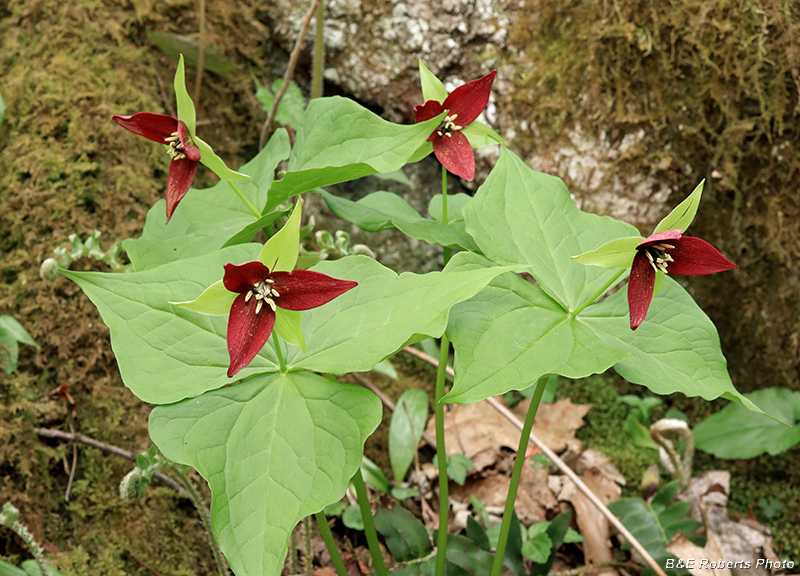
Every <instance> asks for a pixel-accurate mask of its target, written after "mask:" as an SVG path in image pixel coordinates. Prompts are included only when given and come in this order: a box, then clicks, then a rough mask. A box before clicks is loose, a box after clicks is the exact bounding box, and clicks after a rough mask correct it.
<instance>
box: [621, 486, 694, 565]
mask: <svg viewBox="0 0 800 576" xmlns="http://www.w3.org/2000/svg"><path fill="white" fill-rule="evenodd" d="M668 486H669V485H668ZM665 488H667V487H665ZM665 488H662V490H664V489H665ZM659 492H661V490H660V491H659ZM690 508H691V504H689V502H678V503H677V504H674V505H672V506H669V507H666V506H662V505H659V504H657V503H656V500H655V499H654V500H653V503H652V504H647V503H646V502H645V501H644V500H642V499H641V498H620V499H619V500H617V501H615V502H612V503H611V504H609V505H608V509H609V510H611V512H613V513H614V515H615V516H619V518H620V520H622V523H623V524H624V525H625V528H627V529H628V530H630V532H631V534H633V536H634V537H635V538H636V539H637V540H638V541H639V542H640V543H641V545H642V546H644V548H645V549H646V550H647V551H648V552H649V553H650V555H651V556H652V557H653V558H654V559H655V560H656V561H657V562H658V563H659V565H661V566H664V565H665V563H666V560H667V559H669V558H672V557H673V556H672V555H671V554H669V552H667V545H668V544H669V541H670V540H671V539H672V538H673V537H674V536H676V535H677V534H678V532H683V534H684V536H690V535H691V534H692V533H693V532H694V531H695V530H696V529H697V528H698V527H699V526H700V522H697V521H696V520H691V519H688V518H687V519H684V518H685V516H686V514H687V513H688V512H689V509H690ZM667 572H668V573H670V574H675V573H677V572H680V571H677V572H676V571H674V570H668V571H667Z"/></svg>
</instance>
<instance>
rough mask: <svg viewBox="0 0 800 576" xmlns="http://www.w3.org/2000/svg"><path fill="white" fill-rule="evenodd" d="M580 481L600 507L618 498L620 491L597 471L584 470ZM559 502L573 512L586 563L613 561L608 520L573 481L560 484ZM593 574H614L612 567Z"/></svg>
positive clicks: (612, 482) (611, 481) (594, 469)
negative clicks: (601, 504) (566, 502)
mask: <svg viewBox="0 0 800 576" xmlns="http://www.w3.org/2000/svg"><path fill="white" fill-rule="evenodd" d="M581 480H583V482H584V483H585V484H586V485H587V486H588V487H589V489H590V490H591V491H592V492H594V494H595V495H596V496H597V497H598V498H599V499H600V500H601V501H602V502H603V503H604V504H608V503H610V502H613V501H614V500H617V499H618V498H619V496H620V493H621V490H620V488H619V486H618V485H617V483H616V482H614V480H612V479H611V478H609V477H608V476H607V475H606V474H604V473H603V472H602V471H601V470H600V469H599V468H591V469H589V470H586V471H585V472H584V473H583V474H582V475H581ZM559 499H560V500H566V501H568V502H570V503H571V504H572V506H573V508H574V509H575V521H576V522H577V524H578V531H579V532H580V533H581V535H582V536H583V555H584V558H585V560H586V563H587V564H598V563H601V562H611V561H613V560H614V555H613V553H612V550H611V541H610V538H609V536H610V534H609V526H608V520H606V518H605V516H603V515H602V514H601V513H600V511H599V510H598V509H597V507H596V506H595V505H594V504H592V502H591V501H590V500H589V499H588V498H587V497H586V496H585V495H584V494H583V492H581V491H580V490H578V488H577V486H575V484H574V483H573V482H566V483H565V484H564V486H563V489H562V490H561V493H560V494H559ZM594 573H595V574H605V575H609V576H612V575H616V574H618V572H617V570H616V569H614V568H599V569H597V570H596V571H595V572H594Z"/></svg>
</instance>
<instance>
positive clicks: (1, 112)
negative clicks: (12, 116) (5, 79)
mask: <svg viewBox="0 0 800 576" xmlns="http://www.w3.org/2000/svg"><path fill="white" fill-rule="evenodd" d="M5 119H6V103H5V102H4V101H3V96H2V94H0V126H2V125H3V120H5Z"/></svg>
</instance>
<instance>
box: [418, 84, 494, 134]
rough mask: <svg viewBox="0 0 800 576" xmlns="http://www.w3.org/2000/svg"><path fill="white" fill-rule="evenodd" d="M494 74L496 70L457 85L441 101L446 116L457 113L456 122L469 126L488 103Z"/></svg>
mask: <svg viewBox="0 0 800 576" xmlns="http://www.w3.org/2000/svg"><path fill="white" fill-rule="evenodd" d="M496 75H497V71H496V70H492V71H491V72H489V73H488V74H487V75H486V76H484V77H483V78H478V79H477V80H473V81H472V82H467V83H466V84H464V85H463V86H459V87H458V88H456V89H455V90H453V91H452V92H451V93H450V95H449V96H448V97H447V99H446V100H445V101H444V102H443V103H442V108H443V109H445V110H449V111H450V113H449V114H448V116H452V115H453V114H457V115H458V117H457V118H456V119H455V123H456V124H458V125H459V126H469V125H470V124H472V122H473V121H474V120H475V118H477V117H478V116H480V114H481V112H483V109H484V108H486V105H487V104H488V103H489V94H491V92H492V82H494V77H495V76H496ZM417 122H419V120H417Z"/></svg>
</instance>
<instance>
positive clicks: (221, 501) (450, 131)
mask: <svg viewBox="0 0 800 576" xmlns="http://www.w3.org/2000/svg"><path fill="white" fill-rule="evenodd" d="M420 78H421V81H422V95H421V99H420V100H421V101H422V104H420V105H419V106H417V107H416V109H415V111H414V112H415V119H416V123H414V124H408V125H402V124H393V123H390V122H388V121H386V120H383V119H382V118H380V117H378V116H376V115H375V114H373V113H372V112H370V111H369V110H367V109H365V108H363V107H362V106H360V105H359V104H357V103H355V102H353V101H352V100H349V99H347V98H342V97H331V98H317V99H314V100H312V101H311V102H310V103H309V104H308V106H307V108H306V110H305V113H304V114H303V116H302V118H301V120H300V122H299V125H297V126H294V127H293V128H294V129H295V130H296V138H295V140H294V144H293V145H292V144H291V143H290V138H289V134H288V133H287V131H286V130H285V129H278V130H276V131H275V132H274V134H273V135H272V137H271V139H270V140H269V142H268V143H267V145H266V146H265V147H264V148H263V149H262V150H261V151H260V152H259V153H258V154H257V155H256V156H255V157H254V158H252V159H251V160H250V161H249V162H248V163H247V164H245V165H244V166H242V167H240V168H239V169H238V170H237V171H234V170H231V169H229V168H228V167H227V166H225V164H224V162H223V161H222V160H221V159H220V158H219V157H218V156H217V155H216V154H214V152H213V150H212V149H211V147H210V146H209V145H208V144H206V143H205V142H203V141H202V140H201V139H200V138H198V136H197V133H196V122H195V111H194V110H195V109H194V105H193V103H192V101H191V99H190V98H189V96H188V94H187V92H186V87H185V81H184V69H183V60H182V59H181V60H180V62H179V63H178V69H177V73H176V76H175V94H176V98H177V104H178V106H177V118H172V117H170V116H165V115H163V114H160V113H157V112H139V113H134V114H132V115H119V116H114V120H115V121H116V122H117V123H118V124H120V126H122V127H123V128H126V129H128V130H130V131H131V132H134V133H135V134H138V135H141V136H144V137H146V138H148V139H150V140H153V141H155V142H158V143H159V144H161V145H163V146H164V147H165V150H166V151H167V153H168V154H169V156H170V170H169V176H168V177H167V184H166V187H167V194H166V202H165V204H166V206H164V201H159V202H157V203H156V205H155V206H153V207H152V209H151V210H150V212H149V214H148V216H147V221H146V223H145V226H144V230H143V232H142V234H141V236H140V237H139V238H135V239H129V240H126V241H125V242H124V244H123V246H124V248H125V250H126V252H127V254H128V257H129V258H130V261H131V268H132V270H131V271H128V272H125V273H97V272H73V271H68V270H64V271H62V273H63V274H64V275H66V276H67V277H69V278H71V279H72V280H74V281H75V282H77V283H78V285H80V287H81V288H82V289H83V291H84V292H85V293H86V294H87V295H88V296H89V298H91V300H92V301H93V302H94V303H95V304H96V306H97V307H98V308H99V310H100V313H101V315H102V317H103V320H104V321H105V323H106V324H107V325H108V326H109V328H110V332H111V344H112V346H113V349H114V353H115V355H116V357H117V361H118V364H119V368H120V372H121V375H122V379H123V381H124V383H125V385H126V386H127V387H128V388H130V390H131V391H132V392H133V393H134V394H135V395H136V396H138V397H139V398H140V399H141V400H143V401H144V402H148V403H151V404H153V405H155V408H153V410H152V413H151V415H150V420H149V430H150V435H151V437H152V439H153V441H154V442H155V443H156V445H157V446H158V448H159V449H160V451H161V452H162V453H163V454H164V456H165V457H166V458H168V459H170V460H172V461H174V462H177V463H180V464H184V465H188V466H192V467H194V468H195V469H196V470H197V472H198V473H199V474H200V475H202V476H203V477H204V478H205V479H206V480H207V481H208V483H209V486H210V489H211V494H212V501H211V523H212V525H213V529H214V533H215V535H216V540H217V542H218V545H219V547H220V549H221V550H222V552H223V553H224V555H225V557H226V558H227V561H228V562H229V564H230V567H231V568H232V569H233V571H234V573H235V574H237V576H278V575H279V574H280V573H281V570H282V567H283V564H284V560H285V558H286V554H287V550H288V548H289V541H290V535H291V533H292V531H293V529H294V527H295V526H296V525H297V523H298V522H300V521H301V520H303V519H304V518H306V517H308V516H312V515H313V516H315V517H316V519H317V521H318V523H319V527H320V530H321V531H322V533H323V536H325V537H326V541H327V543H328V545H329V550H330V553H331V556H332V558H333V559H334V564H335V565H336V569H337V571H338V573H339V574H340V575H341V576H344V574H345V572H344V566H343V565H342V564H341V561H340V557H339V554H338V552H337V550H336V546H335V544H334V543H333V539H332V538H330V529H329V527H328V522H327V520H326V518H325V514H324V512H323V510H325V508H326V507H327V506H329V505H331V504H333V503H335V502H337V501H339V500H340V499H341V498H342V497H343V496H344V495H345V492H346V490H347V489H348V486H349V485H351V483H352V484H353V485H354V487H355V489H356V492H357V493H358V496H359V499H360V501H361V506H362V516H363V520H364V525H365V530H366V532H367V537H368V541H369V542H370V548H371V551H372V554H373V564H374V570H375V571H376V573H377V574H379V575H381V576H383V575H385V574H388V569H387V567H386V563H385V560H384V558H383V557H382V555H381V551H380V548H379V547H378V546H377V536H376V532H375V527H374V525H373V522H372V515H371V513H370V512H369V505H368V503H367V502H366V500H365V499H366V498H367V492H366V490H364V481H363V478H362V473H361V465H362V459H363V450H364V443H365V441H366V439H367V438H368V437H369V436H370V435H371V434H372V433H373V431H374V430H375V429H376V427H377V426H378V424H379V423H380V422H381V417H382V407H381V402H380V400H379V399H378V398H377V397H376V396H375V395H374V394H373V393H372V392H371V391H369V390H367V389H365V388H361V387H359V386H356V385H353V384H348V383H343V382H339V381H338V379H337V376H342V375H345V374H347V373H350V372H363V371H369V370H371V369H373V368H374V367H375V366H376V365H377V364H379V363H381V362H382V361H384V360H386V359H387V358H390V357H391V356H392V355H393V354H395V353H397V352H398V351H399V350H401V349H402V348H403V347H404V346H407V345H409V344H413V343H415V342H417V341H420V340H422V339H426V338H439V339H440V350H441V355H440V365H439V372H438V378H437V383H436V393H435V397H434V398H432V399H431V400H432V402H433V404H434V406H435V418H436V432H437V434H436V440H437V454H438V457H437V464H438V466H439V470H440V474H439V487H438V492H439V515H440V520H439V526H440V528H439V529H438V531H437V532H436V534H435V535H434V537H433V539H432V541H430V542H427V540H426V542H427V543H426V544H424V545H422V548H421V550H422V552H421V556H415V557H414V559H413V560H414V561H413V562H411V564H409V565H408V566H407V565H405V564H404V563H405V562H407V561H409V560H411V558H410V557H408V556H403V555H402V554H399V553H395V552H396V551H395V552H393V547H392V546H391V545H390V546H389V548H390V552H393V555H395V560H396V561H398V562H399V564H398V565H397V568H396V569H395V572H396V573H397V574H420V573H424V574H434V573H435V574H436V575H437V576H442V575H444V574H445V573H449V574H461V573H470V574H484V573H486V574H488V573H491V574H493V575H494V576H498V575H499V574H501V573H503V571H504V570H505V569H506V568H508V569H511V570H512V571H514V572H515V573H519V572H518V568H519V566H518V565H517V564H516V563H515V562H514V561H513V553H512V552H507V547H506V543H507V541H508V538H509V531H510V529H511V527H512V518H514V514H513V504H514V502H513V500H514V498H513V494H514V493H515V490H516V486H517V485H518V483H519V479H520V474H521V470H522V461H523V456H524V454H525V452H526V448H527V441H528V432H529V431H530V428H531V426H532V424H533V419H534V417H535V414H536V410H537V408H538V405H539V402H540V400H541V397H542V394H543V391H544V384H545V382H546V380H547V379H548V378H549V377H550V376H551V375H562V376H565V377H568V378H583V377H586V376H589V375H591V374H596V373H602V372H604V371H606V370H608V369H614V370H615V371H616V372H618V373H619V374H620V375H621V376H622V377H624V378H626V379H627V380H629V381H630V382H633V383H636V384H640V385H643V386H646V387H648V388H649V389H650V390H651V391H653V392H655V393H657V394H671V393H674V392H681V393H683V394H686V395H688V396H701V397H703V398H706V399H708V400H711V399H714V398H718V397H723V398H725V399H727V400H730V401H733V402H737V403H740V404H742V405H744V406H745V407H747V408H749V409H751V410H755V411H759V409H758V408H757V407H756V406H755V405H754V404H752V403H751V402H750V401H749V400H747V398H745V397H744V396H742V395H741V394H739V393H738V392H737V391H736V389H735V388H734V387H733V385H732V383H731V380H730V378H729V376H728V372H727V368H726V361H725V358H724V357H723V355H722V353H721V350H720V344H719V337H718V335H717V331H716V329H715V327H714V325H713V324H712V323H711V321H710V320H709V319H708V317H707V316H706V315H705V314H704V313H703V311H702V310H701V309H700V308H699V307H698V306H697V304H696V303H695V302H694V300H693V299H692V297H691V296H690V295H689V294H688V293H687V292H686V290H685V289H684V288H683V287H682V285H681V284H680V283H678V282H676V281H675V280H674V279H673V276H676V275H695V274H709V273H712V272H722V271H725V270H731V269H733V268H735V265H734V264H732V263H731V262H730V261H729V260H727V259H726V258H725V257H723V256H722V255H721V254H720V253H719V252H717V250H716V249H714V248H713V247H711V246H710V245H709V244H707V243H706V242H704V241H703V240H699V239H697V238H693V237H689V236H686V235H685V234H684V233H685V231H686V229H687V228H688V226H689V224H690V223H691V222H692V220H693V219H694V217H695V215H696V214H697V213H698V207H699V206H700V198H701V194H702V189H703V185H702V183H701V184H700V185H699V186H698V187H697V189H695V190H694V192H692V193H691V194H690V195H689V196H688V197H687V198H686V200H685V201H684V202H682V203H681V204H680V205H679V206H678V207H677V208H676V209H675V210H674V211H673V212H672V213H670V214H669V215H668V216H667V217H666V218H664V220H662V222H661V223H659V225H658V226H657V227H656V229H655V231H654V232H653V234H651V235H650V236H647V237H642V236H641V235H640V234H639V232H638V230H636V228H634V227H633V226H631V225H630V224H627V223H624V222H620V221H616V220H612V219H610V218H607V217H602V216H598V215H595V214H591V213H588V212H583V211H581V210H579V209H578V208H577V207H576V206H575V204H574V203H573V202H572V200H571V199H570V194H569V191H568V190H567V188H566V186H565V185H564V183H563V182H562V181H561V180H559V179H558V178H556V177H554V176H549V175H547V174H543V173H540V172H537V171H535V170H533V169H532V168H530V167H529V166H528V165H527V164H526V163H525V162H523V160H522V159H520V158H519V157H518V156H517V155H516V154H514V152H512V151H511V150H510V149H508V148H507V147H506V146H505V144H504V142H503V140H502V138H500V136H498V135H497V134H496V133H495V132H494V131H493V130H492V129H491V128H489V127H488V126H487V125H486V124H483V123H481V121H480V120H479V119H478V118H479V116H480V115H481V112H482V111H483V110H484V109H485V107H486V106H487V103H488V102H489V100H490V96H491V87H492V84H493V81H494V78H495V72H489V73H488V74H486V75H485V76H483V77H482V78H479V79H477V80H473V81H471V82H467V83H466V84H463V85H461V86H459V87H457V88H455V89H454V90H452V91H451V92H449V93H448V90H446V89H445V87H444V85H443V84H442V82H441V81H439V80H438V79H437V78H436V77H435V76H434V75H433V73H431V72H430V71H429V70H428V69H427V68H426V67H425V66H424V65H422V64H420ZM120 112H121V113H126V114H127V113H128V112H131V111H124V110H120ZM131 145H133V142H132V143H131ZM487 145H493V146H495V149H496V150H497V149H498V148H499V156H498V160H497V162H496V164H495V165H494V167H493V169H492V170H491V172H490V173H489V174H488V176H487V177H486V178H485V180H484V181H483V182H481V183H480V187H479V188H478V189H477V192H476V193H475V194H474V196H468V195H465V194H455V195H448V194H447V176H448V173H451V174H453V175H454V176H457V177H461V178H464V179H466V180H473V179H474V178H475V159H474V153H473V148H476V147H480V146H487ZM431 152H433V154H434V155H435V157H436V159H438V161H439V162H440V163H441V165H442V191H441V194H435V195H434V194H432V195H431V199H430V204H429V207H428V214H427V215H422V214H419V213H418V212H417V211H416V210H415V209H414V208H412V207H411V206H410V205H409V204H408V203H407V202H406V201H405V200H404V199H403V198H401V197H399V196H397V195H395V194H390V193H388V192H382V191H376V192H374V193H372V194H369V195H368V196H366V197H365V198H362V199H361V200H359V201H357V202H353V201H350V200H347V199H344V198H341V197H338V196H336V195H334V194H332V193H330V192H328V191H326V190H324V188H323V187H325V186H330V185H333V184H337V183H340V182H344V181H347V180H352V179H355V178H360V177H363V176H367V175H371V174H390V173H394V172H397V171H398V170H401V169H402V168H403V166H405V165H406V164H408V163H410V162H415V161H418V160H420V159H422V158H424V157H425V156H427V155H429V154H431ZM284 162H288V163H287V164H286V169H285V171H284V172H282V173H281V174H280V175H279V176H276V170H277V168H278V166H279V165H283V163H284ZM198 164H203V165H205V166H206V167H208V168H209V169H211V170H212V171H213V172H215V173H216V174H217V176H218V177H219V178H220V181H219V183H217V184H215V185H214V186H212V187H210V188H207V189H192V188H191V184H192V180H193V177H194V173H195V171H196V170H197V168H198ZM304 194H305V195H309V194H320V195H321V196H322V198H323V199H324V200H325V202H326V203H327V205H328V207H329V208H330V209H331V210H332V211H333V212H335V213H336V214H338V215H339V216H341V217H342V218H344V219H346V220H349V221H351V222H353V223H355V224H356V225H358V226H360V227H361V228H363V229H365V230H367V231H378V230H386V229H390V228H397V229H399V230H400V231H402V232H403V233H405V234H407V235H408V236H410V237H413V238H415V239H417V240H419V241H423V242H427V243H430V244H434V245H437V246H441V247H442V253H443V266H442V269H441V271H435V272H429V273H426V274H413V273H410V272H407V273H404V274H400V275H398V274H396V273H395V272H394V271H392V270H391V269H389V268H387V267H385V266H383V265H382V264H381V263H379V262H377V261H376V260H374V259H372V258H370V257H367V256H363V255H361V256H345V257H342V258H340V259H337V260H322V261H319V260H317V261H316V263H315V264H313V266H311V269H308V268H309V266H310V265H311V264H312V263H313V262H311V261H310V260H309V259H308V258H300V259H298V254H299V251H300V240H301V229H302V226H301V224H302V218H303V216H302V208H303V195H304ZM259 239H261V240H259ZM262 242H263V243H262ZM522 273H525V274H522ZM730 273H731V272H729V274H730ZM733 273H735V272H733ZM530 277H533V278H534V279H535V280H536V282H535V283H534V282H530V281H529V280H527V279H526V278H530ZM626 281H628V287H627V290H626V289H624V283H625V282H626ZM620 288H622V289H620ZM451 348H452V351H453V352H454V369H455V380H454V382H453V384H452V385H451V386H447V385H446V380H445V366H446V365H447V362H448V358H449V357H450V353H451ZM532 385H536V386H535V394H534V396H533V400H532V402H531V408H530V410H529V412H528V415H527V418H526V421H525V428H524V430H523V433H522V436H521V440H520V445H519V450H518V458H517V463H516V464H515V467H514V472H513V474H512V479H511V485H512V490H511V491H510V497H509V498H508V502H507V504H506V511H505V513H504V515H503V523H502V525H501V529H500V534H499V538H498V542H497V546H496V547H495V548H493V549H481V548H480V547H479V546H478V545H477V544H475V543H472V542H470V543H469V544H465V542H467V539H466V538H464V537H463V536H458V535H452V534H451V535H448V533H447V526H448V512H449V501H448V485H447V474H446V470H447V453H448V447H447V446H446V445H445V441H444V428H443V415H444V412H443V411H444V406H445V404H447V403H462V404H463V403H473V402H478V401H480V400H483V399H485V398H488V397H489V396H492V395H496V394H502V393H505V392H508V391H510V390H522V389H526V388H529V387H530V386H532ZM400 480H402V478H401V479H399V480H398V481H400ZM408 521H409V522H410V521H411V520H408ZM378 529H379V530H381V532H383V533H384V535H385V536H386V537H387V539H388V538H389V536H388V534H389V533H391V530H390V528H387V527H386V523H385V521H384V522H383V523H379V525H378ZM422 533H423V535H424V534H425V531H424V530H423V531H422ZM425 538H427V536H425ZM389 543H390V542H389ZM453 546H456V547H457V548H458V550H460V551H461V552H462V553H463V552H464V550H468V551H470V550H471V551H472V552H469V554H468V556H470V557H471V558H473V564H470V566H472V567H471V568H469V569H468V570H467V569H465V568H463V565H459V564H458V563H459V562H461V560H459V559H458V558H456V559H454V557H453V556H452V555H450V554H448V553H447V550H448V547H453ZM434 548H435V552H434ZM459 558H461V556H459ZM462 564H463V563H462ZM465 570H467V571H466V572H465Z"/></svg>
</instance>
